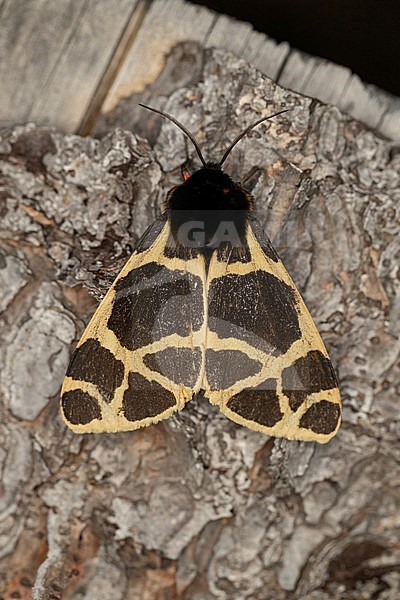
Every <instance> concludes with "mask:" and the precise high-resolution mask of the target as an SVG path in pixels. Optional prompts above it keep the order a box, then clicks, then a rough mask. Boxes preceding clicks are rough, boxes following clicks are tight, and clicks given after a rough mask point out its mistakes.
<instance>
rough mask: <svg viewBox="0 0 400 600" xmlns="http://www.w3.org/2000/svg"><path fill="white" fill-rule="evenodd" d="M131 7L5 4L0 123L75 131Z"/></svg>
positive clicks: (102, 0)
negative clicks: (28, 122)
mask: <svg viewBox="0 0 400 600" xmlns="http://www.w3.org/2000/svg"><path fill="white" fill-rule="evenodd" d="M136 4H137V2H133V1H132V0H119V2H118V7H117V8H116V6H115V4H114V3H113V2H108V1H107V0H64V1H63V2H58V1H57V0H32V1H27V0H5V2H4V3H3V7H2V13H1V21H2V27H1V34H0V54H1V56H2V60H1V63H0V79H1V82H2V99H1V107H0V122H1V123H2V124H3V125H4V124H7V123H11V122H12V123H16V122H19V123H24V122H26V121H28V120H29V121H35V122H37V123H38V124H41V125H44V124H46V125H52V124H56V125H57V126H58V127H60V128H62V129H65V130H68V131H73V130H74V129H76V128H77V127H78V126H79V124H80V122H81V120H82V118H83V116H84V114H85V111H86V108H87V106H88V104H89V103H90V101H91V99H92V96H93V94H94V93H95V91H96V88H97V86H98V85H99V82H100V81H101V79H102V77H103V75H104V72H105V70H106V68H107V65H108V63H109V61H110V60H111V57H112V56H113V54H114V52H115V51H116V48H117V47H118V45H119V42H120V37H121V36H122V35H123V32H124V29H125V28H126V27H127V24H128V23H129V21H130V18H131V15H132V12H133V11H134V9H135V6H136Z"/></svg>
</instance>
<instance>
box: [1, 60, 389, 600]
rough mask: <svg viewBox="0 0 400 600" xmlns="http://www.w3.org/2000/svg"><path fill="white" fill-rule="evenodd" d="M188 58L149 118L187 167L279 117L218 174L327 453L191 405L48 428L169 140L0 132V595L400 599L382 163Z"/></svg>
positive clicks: (288, 100)
mask: <svg viewBox="0 0 400 600" xmlns="http://www.w3.org/2000/svg"><path fill="white" fill-rule="evenodd" d="M181 55H182V56H184V53H182V52H181ZM201 59H202V60H201V61H200V62H199V61H197V65H196V72H195V73H194V74H193V78H192V80H191V81H189V82H187V83H186V84H185V85H184V86H182V87H179V86H178V85H175V86H174V85H173V84H172V83H171V82H173V81H175V84H176V80H173V76H174V73H175V74H176V72H178V73H179V63H178V64H177V65H175V67H176V70H175V72H174V73H169V74H168V72H167V74H165V73H164V79H162V78H161V79H159V80H158V84H157V82H156V84H155V85H154V86H153V88H152V104H153V105H154V106H156V107H157V108H164V109H165V110H166V111H167V112H169V113H171V114H173V115H174V116H175V117H176V118H178V119H179V120H180V121H182V122H183V123H184V124H185V125H186V126H187V127H188V129H189V130H190V131H192V132H193V134H194V135H195V136H196V137H197V139H198V140H199V142H200V144H201V147H202V151H203V153H204V154H205V156H206V158H207V159H209V160H214V161H215V160H218V159H219V158H220V157H221V156H222V154H223V152H224V151H225V149H226V147H227V146H228V145H229V143H230V141H231V140H232V139H233V138H234V137H235V136H236V135H237V134H238V133H239V132H240V131H241V130H243V129H244V128H245V127H246V126H247V125H249V124H250V123H251V122H253V121H255V120H257V119H258V118H260V117H261V116H263V115H266V114H268V113H272V112H275V111H277V110H280V109H281V108H282V107H286V108H288V109H289V110H290V112H288V113H287V114H285V115H282V116H280V117H278V118H276V119H273V120H272V121H270V122H267V123H266V124H264V125H261V126H260V127H259V128H257V129H256V130H255V131H254V132H253V133H252V134H251V135H249V136H247V137H246V138H244V139H243V140H242V141H241V142H240V144H239V145H238V146H237V148H235V150H234V151H233V152H232V154H231V156H230V157H229V159H228V161H227V163H226V165H224V168H225V170H226V171H227V172H228V173H230V174H232V175H233V177H234V178H235V179H236V180H242V179H243V178H244V177H245V175H246V174H247V173H249V172H251V171H252V170H253V173H252V175H251V176H250V178H249V179H248V181H247V182H246V187H247V188H248V189H250V190H251V191H252V192H253V194H254V197H255V202H256V214H257V216H258V217H259V219H260V220H261V222H262V224H263V225H264V227H265V230H266V232H267V233H268V235H269V236H270V237H271V239H272V241H273V243H274V245H275V247H276V249H277V251H278V252H279V253H280V255H281V257H282V259H283V261H284V263H285V265H286V267H287V269H288V271H289V273H290V274H291V275H292V277H293V279H294V281H295V283H296V284H297V286H298V288H299V290H300V291H301V293H302V294H303V297H304V299H305V301H306V303H307V305H308V307H309V309H310V312H311V314H312V315H313V317H314V319H315V321H316V323H317V325H318V327H319V330H320V332H321V334H322V336H323V338H324V341H325V343H326V345H327V348H328V351H329V353H330V355H331V358H332V360H333V363H334V365H335V366H336V368H337V371H338V373H339V380H340V388H341V391H342V395H343V404H344V419H343V425H342V427H341V429H340V431H339V433H338V434H337V436H336V437H335V438H334V439H333V440H332V441H331V442H330V443H328V444H327V445H318V444H312V443H300V442H290V441H287V440H278V439H272V438H271V439H269V438H267V437H266V436H263V435H262V434H259V433H256V432H253V431H250V430H248V429H246V428H244V427H240V426H238V425H236V424H235V423H232V422H230V421H229V420H228V419H226V418H225V417H223V416H222V415H221V414H220V413H219V412H218V410H217V408H216V407H213V406H211V405H209V404H208V403H207V402H206V401H205V400H204V399H201V398H200V399H195V400H193V401H192V402H191V403H189V404H188V405H187V406H186V407H185V409H184V410H183V411H182V412H180V413H179V414H178V415H177V416H175V417H172V418H171V419H170V420H169V421H166V422H163V423H160V424H158V425H155V426H151V427H148V428H146V429H143V430H139V431H137V432H130V433H121V434H110V435H108V434H107V435H106V434H103V435H83V436H78V435H75V434H73V433H72V432H71V431H69V430H67V429H66V427H65V426H64V424H63V422H62V420H61V417H60V414H59V408H58V391H59V388H60V384H61V381H62V378H63V375H64V373H65V370H66V368H67V364H68V360H69V357H70V353H71V351H72V349H73V347H74V344H75V343H76V341H77V340H78V339H79V336H80V334H81V333H82V331H83V329H84V325H85V323H86V322H87V321H88V319H89V317H90V315H91V313H92V312H93V310H94V309H95V306H96V304H97V301H98V300H99V299H100V298H101V297H102V295H103V294H104V292H105V290H106V289H107V287H108V286H109V285H110V282H111V281H112V279H113V277H114V276H115V275H116V273H117V272H118V268H119V267H120V266H121V263H122V262H123V260H124V259H126V258H127V257H128V256H129V254H130V252H131V251H132V249H133V247H134V245H135V242H136V240H137V239H138V236H139V235H140V234H141V233H142V232H143V231H144V230H145V228H146V227H147V226H148V225H149V224H150V223H151V221H152V220H154V218H155V217H156V215H157V214H159V212H160V210H161V206H162V202H163V198H164V197H165V194H166V191H167V190H168V189H169V188H170V187H171V186H172V185H174V184H176V183H179V178H180V165H181V164H182V163H183V162H184V161H185V152H186V151H185V144H184V141H183V136H182V135H181V133H180V132H179V130H177V129H176V128H175V127H174V126H173V125H172V124H171V123H169V122H168V121H165V120H162V119H161V118H158V117H157V116H155V115H153V114H150V113H147V112H145V111H144V110H143V112H142V113H140V117H135V118H134V116H133V115H138V114H139V113H137V109H136V106H134V105H133V100H134V99H131V103H129V101H128V100H125V102H124V105H123V107H122V105H121V106H119V107H117V109H116V112H115V114H114V116H113V115H111V116H109V125H108V128H109V129H111V125H110V123H111V122H112V123H113V126H114V125H117V122H118V121H120V123H125V124H126V123H127V122H129V119H131V122H132V121H135V119H137V118H140V123H141V128H140V131H141V133H142V136H143V135H146V137H147V139H149V140H150V141H151V144H152V145H150V143H149V142H148V141H146V139H145V138H144V137H140V136H139V135H137V134H135V131H134V132H133V133H131V132H129V131H126V130H122V129H115V130H113V131H111V132H110V133H107V134H106V135H105V136H104V137H103V138H102V139H94V138H89V137H88V138H80V137H78V136H73V135H64V134H62V133H60V132H57V131H54V130H51V129H44V128H36V127H34V126H33V125H26V126H24V127H16V128H14V129H11V130H10V131H7V132H5V133H4V135H3V137H2V140H1V147H0V152H1V171H2V191H1V195H0V199H1V207H0V214H1V223H0V239H1V254H0V281H1V287H0V290H1V293H0V310H1V321H2V327H1V338H0V342H1V346H0V352H1V364H2V369H1V398H2V403H1V423H2V424H1V438H0V440H1V441H0V461H1V472H2V494H1V497H0V531H1V535H0V556H1V566H0V569H1V573H0V579H1V581H2V583H1V584H0V594H1V597H4V598H11V597H14V598H16V597H20V598H29V597H31V595H30V594H31V589H32V588H33V592H32V597H33V598H34V599H35V600H39V599H47V598H51V599H56V598H66V599H69V598H74V599H87V600H92V599H93V598H96V600H102V599H103V598H104V599H107V600H108V599H109V598H113V600H119V599H121V600H122V599H126V598H129V599H133V600H135V599H141V600H167V599H172V598H179V599H182V600H189V599H190V600H213V599H216V600H217V599H218V600H225V599H226V600H232V599H234V600H236V599H238V600H242V599H243V600H266V599H270V598H271V599H274V600H286V599H289V598H290V599H291V598H294V599H297V598H299V599H300V598H301V599H302V600H304V599H305V598H307V599H310V600H311V599H315V600H328V599H334V598H341V599H356V598H361V597H362V598H379V599H380V600H384V599H385V600H389V599H392V598H393V599H394V598H398V597H399V595H400V578H399V565H400V549H399V545H398V540H399V535H400V531H399V529H400V514H399V508H398V507H399V505H400V493H399V475H400V473H399V458H400V446H399V438H400V427H399V416H400V415H399V402H398V397H399V394H400V388H399V381H400V367H399V352H400V344H399V331H400V325H399V323H400V286H399V281H398V277H399V257H400V238H399V229H400V219H399V217H400V208H399V207H400V192H399V173H400V153H399V152H398V148H396V147H395V146H392V145H391V144H390V143H389V142H387V141H385V140H384V139H381V138H379V137H377V136H376V135H374V133H373V132H371V131H369V130H367V129H366V128H365V127H364V126H363V125H361V124H359V123H358V122H356V121H354V120H352V119H350V118H349V117H347V116H346V115H343V114H341V113H340V112H339V111H338V110H337V109H336V108H334V107H332V106H326V105H322V104H320V103H319V102H317V101H315V100H312V99H311V98H307V97H302V96H300V95H298V94H295V93H293V92H291V91H289V90H285V89H282V88H279V87H277V86H276V85H275V84H274V83H273V82H272V81H271V80H269V79H267V78H266V77H265V76H263V75H261V74H260V73H259V72H257V71H256V70H255V69H253V68H252V67H251V66H250V65H248V64H246V63H244V62H243V61H242V60H240V59H238V58H235V57H233V56H232V55H229V54H227V53H225V52H223V51H220V50H207V51H204V53H203V54H202V55H201ZM182 60H183V59H182ZM167 64H168V63H167ZM168 77H169V78H170V79H169V81H170V85H169V86H167V88H168V89H169V93H168V99H167V98H166V97H165V96H164V95H163V86H165V80H166V78H167V79H168ZM178 79H179V78H178ZM161 84H162V85H161ZM157 85H158V86H159V87H158V89H157ZM144 96H146V94H144ZM122 113H123V114H122ZM189 152H190V155H191V156H192V157H194V161H193V162H194V165H195V166H197V159H196V155H195V152H194V150H193V148H191V147H190V148H189ZM88 290H89V291H90V294H89V293H88ZM93 295H94V297H95V298H96V300H94V299H93ZM12 594H14V595H12ZM17 594H19V596H18V595H17Z"/></svg>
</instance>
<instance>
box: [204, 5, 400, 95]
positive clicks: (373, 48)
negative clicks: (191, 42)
mask: <svg viewBox="0 0 400 600" xmlns="http://www.w3.org/2000/svg"><path fill="white" fill-rule="evenodd" d="M192 1H194V3H195V4H202V5H203V6H207V7H209V8H212V9H213V10H216V11H218V12H220V13H225V14H227V15H232V16H234V17H236V18H237V19H240V20H242V21H249V22H250V23H252V25H253V27H254V28H255V29H256V30H257V31H263V32H264V33H266V34H267V35H269V36H270V37H272V38H274V39H275V40H277V41H278V42H281V41H287V42H289V43H290V45H291V46H292V47H293V48H297V49H298V50H303V51H304V52H307V53H309V54H312V55H313V56H321V57H323V58H326V59H328V60H331V61H332V62H335V63H338V64H341V65H344V66H346V67H349V68H350V69H351V70H352V71H353V72H354V73H357V75H359V76H360V77H361V78H362V79H363V80H364V81H366V82H368V83H374V84H375V85H377V86H379V87H381V88H383V89H385V90H387V91H389V92H392V93H393V94H395V95H397V96H400V0H347V1H346V0H264V1H260V0H220V1H215V0H203V1H201V0H200V1H197V0H192Z"/></svg>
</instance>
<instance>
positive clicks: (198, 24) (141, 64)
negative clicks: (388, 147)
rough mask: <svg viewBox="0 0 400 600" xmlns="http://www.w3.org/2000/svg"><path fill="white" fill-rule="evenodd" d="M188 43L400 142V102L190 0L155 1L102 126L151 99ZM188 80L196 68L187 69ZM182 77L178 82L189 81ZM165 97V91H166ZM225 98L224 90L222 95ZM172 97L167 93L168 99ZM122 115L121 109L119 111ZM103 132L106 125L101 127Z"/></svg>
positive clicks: (107, 102) (179, 75) (110, 96)
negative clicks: (239, 61) (221, 53)
mask: <svg viewBox="0 0 400 600" xmlns="http://www.w3.org/2000/svg"><path fill="white" fill-rule="evenodd" d="M182 42H198V43H199V46H200V47H212V46H215V47H221V48H224V49H226V50H228V51H230V52H233V53H234V54H236V55H238V56H240V57H241V58H243V59H245V60H247V61H248V62H250V63H251V64H253V65H254V66H255V67H257V68H259V69H260V70H261V71H262V72H263V73H264V74H265V75H267V76H268V77H270V78H271V79H273V80H275V81H277V82H278V83H279V84H280V85H282V86H284V87H289V88H291V89H293V90H294V91H297V92H299V93H301V94H304V95H308V96H312V97H314V98H317V99H319V100H321V101H323V102H325V103H331V104H334V105H336V106H338V107H339V108H340V109H341V110H342V111H344V112H347V113H349V114H350V115H352V116H353V117H355V118H357V119H360V120H361V121H363V122H364V123H366V124H367V125H369V126H370V127H372V128H375V129H377V131H379V132H381V133H382V134H383V135H385V136H387V137H388V138H391V139H394V140H400V119H399V118H398V114H399V112H398V111H399V110H400V108H399V107H400V99H398V98H396V97H394V96H392V95H391V94H389V93H387V92H384V91H383V90H379V89H378V88H376V87H375V86H372V85H368V84H365V83H363V82H361V81H360V79H359V77H357V76H356V75H353V74H352V73H351V71H350V69H347V68H346V67H342V66H340V65H336V64H334V63H331V62H329V61H327V60H324V59H321V58H317V57H311V56H308V55H306V54H304V53H303V52H299V51H297V50H295V49H291V48H290V46H289V44H287V43H281V44H277V43H276V42H275V41H274V40H272V39H270V38H269V37H268V36H266V35H264V34H261V33H258V32H255V31H254V30H253V28H252V26H251V25H250V24H249V23H243V22H241V21H237V20H235V19H233V18H230V17H227V16H225V15H218V14H216V13H214V12H212V11H210V10H207V9H205V8H201V7H199V6H194V5H191V4H190V3H187V2H185V0H153V2H152V4H151V6H150V9H149V11H148V14H147V15H146V18H145V19H144V21H143V24H142V27H141V29H140V31H139V34H138V36H137V38H136V40H135V41H134V43H133V44H132V47H131V50H130V53H128V55H127V59H126V62H125V63H124V65H123V66H122V68H121V70H120V72H119V73H118V75H117V76H116V79H115V83H114V85H113V86H111V88H110V91H109V94H108V96H107V97H106V99H105V102H104V105H103V108H102V111H101V112H102V115H103V116H102V117H101V118H100V121H101V122H102V121H103V120H104V119H107V116H105V115H106V114H107V113H109V112H110V111H113V110H114V109H116V108H117V107H118V105H119V103H120V102H121V101H122V102H126V98H127V97H130V96H131V95H135V98H136V94H143V95H144V96H145V97H146V98H147V99H151V96H150V94H149V88H153V89H154V84H155V81H157V79H158V78H159V76H160V74H161V73H162V72H163V71H164V67H165V56H166V55H168V54H169V53H170V52H172V51H173V49H174V47H176V45H177V44H179V43H182ZM186 69H187V73H186V78H187V77H189V76H190V73H191V69H190V65H187V66H186ZM183 76H184V75H183V73H177V80H178V81H179V80H180V79H182V78H183ZM160 93H161V91H160ZM221 93H222V91H221ZM165 95H167V94H165ZM117 110H118V109H117ZM97 127H98V130H100V129H102V123H100V124H98V125H97Z"/></svg>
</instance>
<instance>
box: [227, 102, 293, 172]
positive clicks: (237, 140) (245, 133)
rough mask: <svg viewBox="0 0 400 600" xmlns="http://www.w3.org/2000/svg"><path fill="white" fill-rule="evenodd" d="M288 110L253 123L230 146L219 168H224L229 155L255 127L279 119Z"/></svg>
mask: <svg viewBox="0 0 400 600" xmlns="http://www.w3.org/2000/svg"><path fill="white" fill-rule="evenodd" d="M288 110H289V109H288V108H285V109H284V110H280V111H279V112H276V113H274V114H273V115H269V116H268V117H262V119H258V121H256V122H255V123H253V124H252V125H249V126H248V127H246V129H245V130H244V131H242V133H240V134H239V135H238V136H237V138H235V139H234V140H233V142H232V144H231V145H230V146H229V148H228V150H227V151H226V152H225V154H224V155H223V157H222V158H221V160H220V162H219V163H218V166H219V167H222V165H223V164H224V162H225V161H226V159H227V158H228V155H229V154H230V153H231V151H232V150H233V148H234V147H235V146H236V144H237V143H238V142H240V140H241V139H242V138H243V137H244V136H245V135H247V134H248V133H249V131H251V130H252V129H254V127H257V125H260V123H263V122H264V121H268V119H272V118H273V117H277V116H278V115H281V114H282V113H285V112H288Z"/></svg>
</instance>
